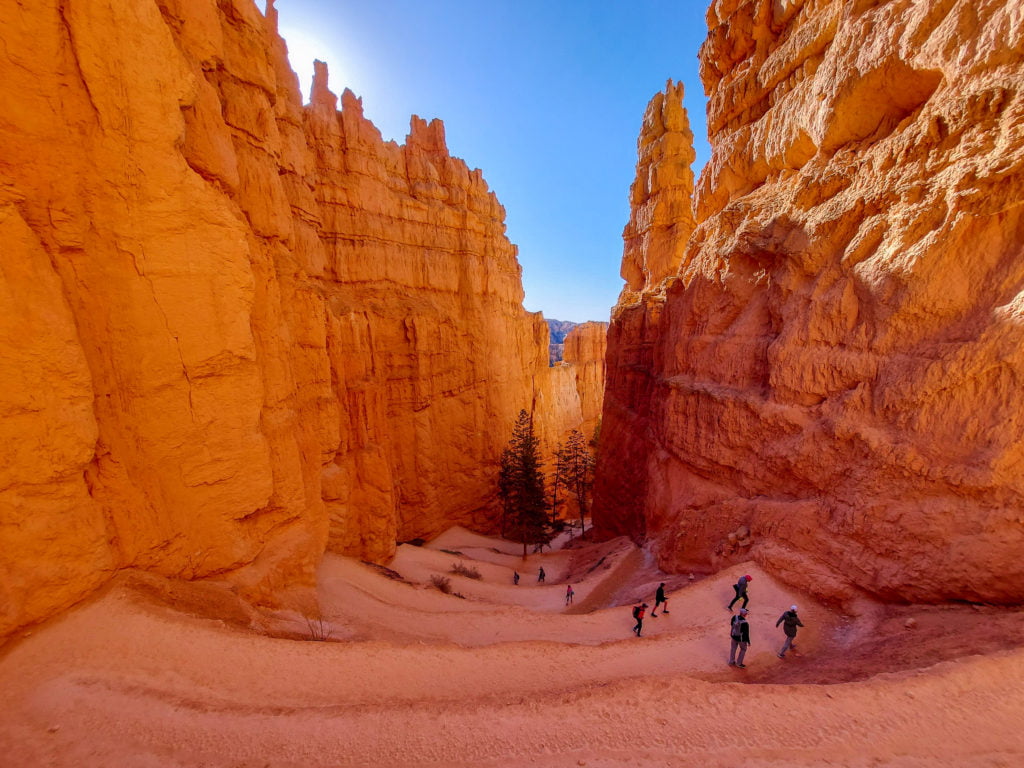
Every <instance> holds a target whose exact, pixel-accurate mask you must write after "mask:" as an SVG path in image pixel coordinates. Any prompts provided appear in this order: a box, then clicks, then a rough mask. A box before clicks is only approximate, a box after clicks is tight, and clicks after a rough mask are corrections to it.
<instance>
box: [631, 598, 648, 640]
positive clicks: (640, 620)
mask: <svg viewBox="0 0 1024 768" xmlns="http://www.w3.org/2000/svg"><path fill="white" fill-rule="evenodd" d="M645 610H647V603H643V604H642V605H634V606H633V618H634V619H636V626H635V627H633V632H634V633H635V634H636V636H637V637H640V631H641V630H642V629H643V628H644V611H645Z"/></svg>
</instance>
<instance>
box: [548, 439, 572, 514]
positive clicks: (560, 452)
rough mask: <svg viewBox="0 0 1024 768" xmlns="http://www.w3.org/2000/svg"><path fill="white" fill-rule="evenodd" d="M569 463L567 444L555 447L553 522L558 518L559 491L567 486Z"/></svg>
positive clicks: (552, 495)
mask: <svg viewBox="0 0 1024 768" xmlns="http://www.w3.org/2000/svg"><path fill="white" fill-rule="evenodd" d="M566 470H567V464H566V461H565V446H563V445H562V444H561V443H559V444H558V446H557V447H556V448H555V467H554V470H553V471H552V472H551V523H552V525H554V524H555V521H556V520H558V501H559V499H558V492H559V491H560V490H561V489H562V488H564V487H565V483H566V480H567V479H568V474H567V471H566Z"/></svg>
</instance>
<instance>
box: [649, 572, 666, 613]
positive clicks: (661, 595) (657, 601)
mask: <svg viewBox="0 0 1024 768" xmlns="http://www.w3.org/2000/svg"><path fill="white" fill-rule="evenodd" d="M659 605H664V606H665V607H664V608H662V609H661V612H662V613H668V599H667V598H666V597H665V582H664V581H663V582H661V584H660V585H659V586H658V591H657V592H655V593H654V608H652V609H651V618H652V619H653V618H654V617H655V616H657V615H658V606H659Z"/></svg>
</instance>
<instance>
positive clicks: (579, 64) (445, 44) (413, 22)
mask: <svg viewBox="0 0 1024 768" xmlns="http://www.w3.org/2000/svg"><path fill="white" fill-rule="evenodd" d="M261 7H262V3H261ZM276 7H277V9H278V12H279V15H280V26H281V31H282V34H283V36H284V37H285V39H286V40H288V42H289V51H290V57H291V60H292V65H293V68H294V69H295V70H296V72H298V74H299V76H300V81H301V84H302V88H303V90H304V92H308V89H309V80H310V77H311V72H312V61H311V60H312V58H313V57H317V58H325V57H326V59H327V62H328V67H329V70H330V85H331V90H333V91H334V92H335V93H338V94H340V93H341V91H342V90H344V88H346V87H348V88H351V89H352V91H353V92H354V93H355V94H356V95H357V96H361V97H362V99H363V108H364V111H365V113H366V116H367V117H368V118H369V119H370V120H372V121H373V122H374V123H375V124H376V126H377V127H378V128H379V129H380V130H381V133H382V134H383V135H384V138H385V139H395V140H397V141H398V142H399V143H403V142H404V141H405V136H406V134H407V133H408V130H409V116H410V115H412V114H416V115H419V116H420V117H423V118H426V119H428V120H429V119H431V118H434V117H439V118H441V119H442V120H444V124H445V130H446V134H447V137H448V148H449V150H450V151H451V153H452V155H454V156H456V157H461V158H462V159H464V160H465V161H466V162H467V163H468V164H469V167H470V168H481V169H482V170H483V174H484V178H485V179H486V180H487V183H488V184H489V186H490V188H491V189H492V190H494V192H495V193H496V194H497V195H498V199H499V200H500V201H501V203H502V204H503V205H504V206H505V210H506V212H507V217H506V223H507V226H508V237H509V239H510V240H511V241H512V242H513V243H515V244H516V245H518V246H519V262H520V264H522V266H523V287H524V288H525V290H526V301H525V305H526V308H527V309H529V310H531V311H537V310H540V311H542V312H544V316H545V317H548V318H554V319H558V320H573V321H576V322H582V321H585V320H607V319H608V315H609V310H610V308H611V306H612V305H613V304H614V303H615V300H616V297H617V296H618V294H619V291H620V290H621V289H622V285H623V281H622V279H621V278H620V277H619V263H620V261H621V258H622V228H623V226H624V225H625V223H626V221H627V219H628V217H629V203H628V197H629V185H630V184H631V183H632V180H633V175H634V170H635V165H636V139H637V134H638V133H639V130H640V123H641V118H642V117H643V111H644V108H645V107H646V105H647V102H648V101H649V100H650V98H651V96H652V95H654V93H655V92H657V91H659V90H661V89H663V88H664V87H665V81H666V80H668V79H669V78H672V79H673V80H682V81H683V82H684V83H685V84H686V107H687V110H688V111H689V114H690V122H691V125H692V127H693V132H694V135H695V140H696V149H697V169H699V168H700V167H701V166H702V165H703V164H704V162H705V161H706V160H707V157H708V147H707V143H706V138H705V137H706V133H707V131H706V128H705V120H704V103H705V100H704V92H703V88H702V87H701V85H700V81H699V79H698V76H697V50H698V48H699V47H700V44H701V43H702V42H703V41H704V37H705V35H706V27H705V24H704V11H705V9H706V7H707V3H706V2H704V1H703V0H674V1H673V2H668V1H664V0H657V1H655V0H277V3H276ZM697 169H695V170H697Z"/></svg>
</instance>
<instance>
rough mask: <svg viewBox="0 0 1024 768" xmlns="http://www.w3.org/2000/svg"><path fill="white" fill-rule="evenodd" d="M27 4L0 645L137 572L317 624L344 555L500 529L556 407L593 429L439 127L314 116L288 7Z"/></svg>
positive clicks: (16, 55)
mask: <svg viewBox="0 0 1024 768" xmlns="http://www.w3.org/2000/svg"><path fill="white" fill-rule="evenodd" d="M3 7H4V13H3V16H4V28H3V30H2V31H0V35H2V38H3V47H2V53H0V83H2V85H0V87H2V89H3V92H4V97H5V107H4V110H3V115H2V116H0V147H2V148H3V152H2V153H0V230H2V234H3V238H2V243H3V245H2V248H3V255H2V259H0V286H2V295H3V296H4V301H3V306H2V312H0V347H2V354H0V437H2V438H3V440H2V443H0V636H2V635H4V634H5V633H7V632H9V631H10V630H11V629H12V628H13V627H17V626H19V625H22V624H24V623H27V622H31V621H34V620H37V619H40V618H44V617H46V616H48V615H50V614H52V613H53V612H54V611H55V610H58V609H59V608H61V607H63V606H66V605H68V604H69V603H71V602H73V601H74V600H76V599H79V598H80V597H82V596H83V595H85V594H87V593H88V592H89V590H91V589H93V588H94V587H95V586H97V585H98V584H100V583H102V582H103V581H104V580H105V579H106V578H108V577H109V575H110V574H111V573H113V572H114V571H116V570H117V569H121V568H129V567H132V568H141V569H146V570H152V571H155V572H158V573H162V574H165V575H169V576H176V577H183V578H201V577H216V578H225V579H228V580H229V581H230V582H231V583H232V584H234V585H235V587H236V588H237V589H238V590H239V592H240V593H241V594H242V595H243V596H244V597H246V598H248V599H252V600H256V601H261V602H266V603H271V604H282V603H285V604H290V605H295V606H299V607H304V606H305V607H309V606H310V600H311V594H312V593H311V590H310V587H311V586H312V584H313V579H314V573H315V568H316V565H317V563H318V562H319V559H320V557H321V555H322V553H323V552H324V550H325V548H327V547H330V548H332V549H334V550H336V551H339V552H342V553H345V554H351V555H355V556H358V557H362V558H366V559H371V560H376V561H383V560H386V559H387V558H388V557H389V556H390V555H391V553H392V552H393V549H394V546H395V541H396V539H399V540H401V539H407V538H413V537H418V536H429V535H432V534H434V533H437V532H439V531H440V530H442V529H443V528H444V527H447V526H448V525H451V524H452V523H456V522H459V523H463V524H468V525H474V526H477V527H486V526H487V525H488V523H489V515H488V511H489V508H490V507H491V505H492V504H493V498H494V493H495V477H496V464H497V457H498V455H499V453H500V451H501V449H502V448H503V447H504V445H505V443H506V441H507V440H508V436H509V434H510V432H511V425H512V423H513V421H514V419H515V417H516V415H517V413H518V411H519V409H520V408H524V407H525V408H529V407H530V405H531V402H532V401H535V400H536V398H537V393H538V391H545V392H550V393H552V394H551V396H550V397H549V400H550V406H551V407H555V406H559V407H561V406H562V405H564V406H565V407H566V408H568V409H570V410H571V409H573V408H574V409H575V414H576V415H575V416H573V417H572V418H577V417H578V418H582V416H581V415H580V414H582V411H581V409H580V395H579V393H578V392H577V390H576V388H575V382H572V384H573V387H572V391H571V392H569V391H568V390H567V391H566V392H564V393H563V392H561V390H560V389H559V387H558V386H557V385H556V384H554V383H552V382H551V381H549V379H550V376H549V374H548V366H547V342H548V338H547V328H546V325H545V324H544V322H543V319H542V318H540V317H539V316H533V315H531V314H529V313H526V312H525V311H524V310H523V308H522V288H521V284H520V268H519V265H518V263H517V261H516V251H515V247H514V246H513V245H512V244H511V243H510V242H509V241H508V239H507V238H506V237H505V227H504V210H503V209H502V207H501V206H500V204H499V203H498V202H497V200H496V198H495V196H494V195H493V194H492V193H491V192H490V191H489V190H488V188H487V185H486V183H485V182H484V180H483V178H482V176H481V173H480V171H470V170H469V169H468V168H467V166H466V165H465V163H463V162H462V161H461V160H458V159H455V158H452V157H450V156H449V154H448V150H447V148H446V146H445V140H444V128H443V125H442V124H441V123H440V122H439V121H433V122H431V123H429V124H428V123H425V122H424V121H421V120H419V119H417V118H413V121H412V126H411V130H410V134H409V136H408V138H407V140H406V143H405V144H404V145H398V144H396V143H394V142H384V141H383V140H382V139H381V136H380V134H379V132H378V131H377V130H376V129H375V128H374V127H373V125H372V124H371V123H370V122H369V121H368V120H366V119H365V118H364V117H363V114H362V108H361V104H360V102H359V100H358V99H356V98H355V97H354V96H353V95H352V94H351V93H348V92H346V93H345V94H344V95H343V97H342V99H341V101H342V103H341V108H340V111H339V109H338V104H337V98H336V97H335V96H334V95H333V94H332V93H331V92H330V91H329V90H328V84H327V73H326V69H325V68H323V67H321V68H320V69H319V70H318V72H317V79H316V84H315V88H314V93H313V97H312V103H311V105H309V106H307V107H303V106H302V104H301V100H300V96H299V91H298V87H297V82H296V78H295V75H294V74H293V73H292V71H291V70H290V68H289V66H288V63H287V59H286V51H285V47H284V43H283V42H282V41H281V39H280V38H279V37H278V35H277V32H276V12H275V10H274V8H273V4H272V3H271V4H270V7H269V9H268V13H267V15H266V17H264V16H263V15H262V14H261V13H260V12H259V11H258V10H257V8H256V6H255V5H254V4H253V3H252V2H251V1H250V0H219V1H218V2H214V0H142V1H141V2H140V1H139V0H113V1H112V2H106V3H66V2H57V0H40V2H37V3H31V4H25V3H17V2H3ZM588 375H589V374H588ZM567 384H568V382H567ZM587 397H590V396H589V395H588V396H587ZM590 400H592V397H590ZM588 403H590V401H588ZM587 407H588V408H592V403H590V404H589V405H588V406H587ZM544 418H545V419H548V420H550V421H551V422H552V423H561V422H562V421H564V420H565V417H564V415H563V414H555V413H546V414H545V416H544ZM570 420H571V419H570Z"/></svg>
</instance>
